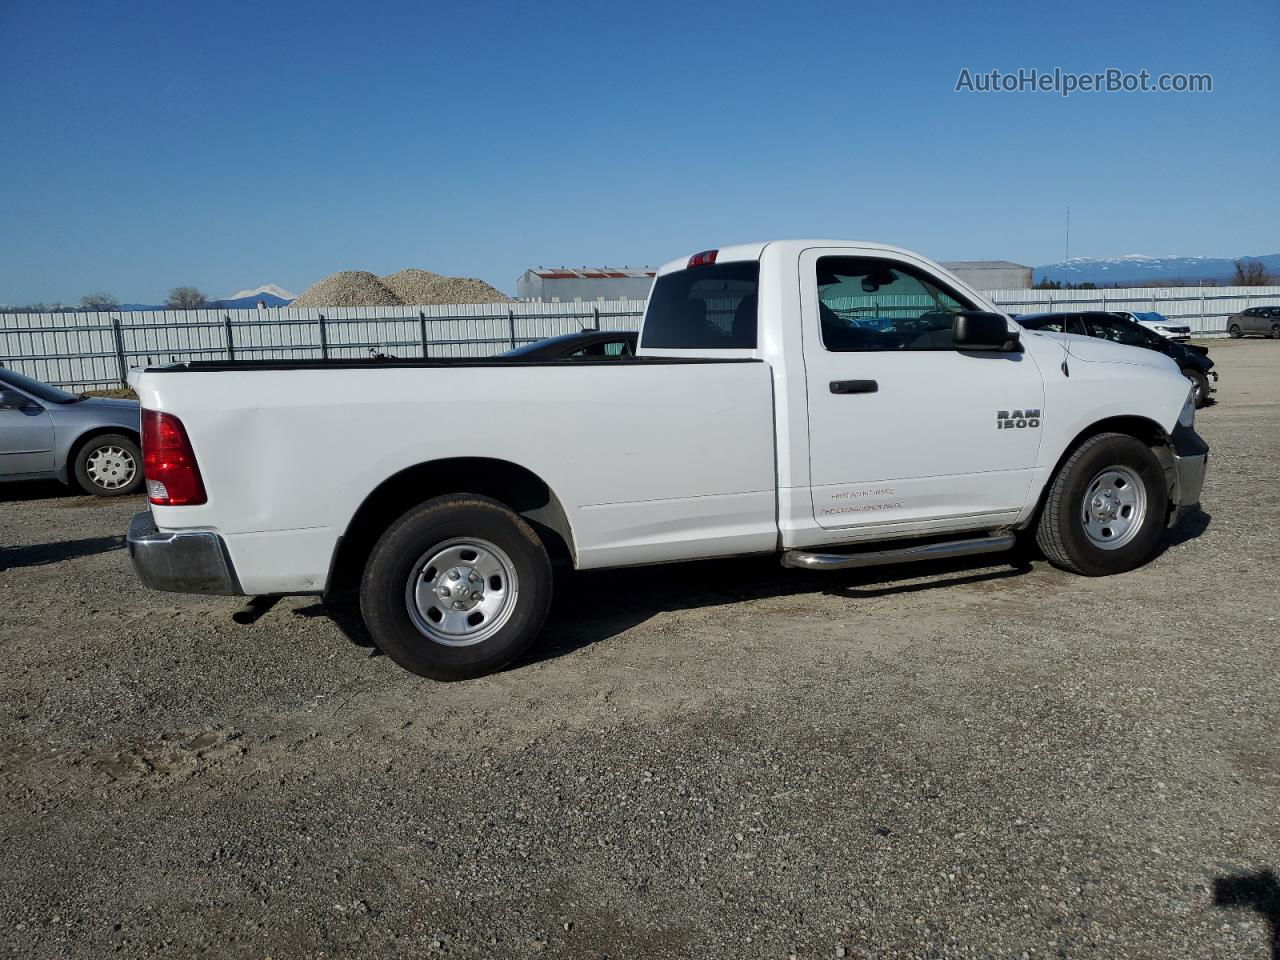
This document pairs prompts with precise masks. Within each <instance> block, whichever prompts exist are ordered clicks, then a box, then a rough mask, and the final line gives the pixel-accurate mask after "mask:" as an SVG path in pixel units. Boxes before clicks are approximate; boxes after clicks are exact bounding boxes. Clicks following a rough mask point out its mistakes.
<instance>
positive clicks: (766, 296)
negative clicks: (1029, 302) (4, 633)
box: [129, 240, 1208, 679]
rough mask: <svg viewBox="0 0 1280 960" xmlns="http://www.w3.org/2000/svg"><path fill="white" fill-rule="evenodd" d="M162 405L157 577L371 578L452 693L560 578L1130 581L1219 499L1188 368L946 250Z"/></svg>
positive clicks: (377, 612)
mask: <svg viewBox="0 0 1280 960" xmlns="http://www.w3.org/2000/svg"><path fill="white" fill-rule="evenodd" d="M135 382H136V387H137V391H138V395H139V397H140V398H141V400H142V405H143V408H144V412H143V453H144V462H145V464H146V481H147V488H148V492H149V496H150V500H151V510H150V513H144V514H140V515H139V516H138V517H136V518H135V520H134V524H133V526H132V528H131V529H130V531H129V549H130V553H131V555H132V557H133V563H134V566H135V568H136V570H137V573H138V576H139V577H140V578H141V579H142V581H143V582H144V583H146V584H148V585H149V586H152V587H155V588H157V589H162V590H179V591H190V592H202V593H223V594H250V595H253V594H288V593H326V592H331V591H336V590H340V589H341V588H343V587H344V586H355V587H357V588H358V590H359V596H360V607H361V610H362V612H363V615H364V619H365V622H366V623H367V625H368V628H369V630H370V632H371V634H372V636H373V638H374V639H375V640H376V642H377V643H378V645H379V646H380V647H381V648H382V649H383V650H384V651H385V652H386V653H387V654H388V655H390V656H391V657H392V658H393V659H395V660H396V661H397V662H398V663H400V664H401V665H403V666H404V667H407V668H408V669H410V670H413V671H415V672H417V673H420V674H423V675H425V676H429V677H435V678H440V679H456V678H460V677H469V676H475V675H477V674H480V673H484V672H486V671H490V670H494V669H496V668H498V667H500V666H502V665H503V664H505V663H507V662H509V661H510V660H512V659H513V658H514V657H516V656H518V655H519V654H520V653H521V652H522V651H523V650H524V649H525V648H526V647H527V646H528V645H529V644H530V643H531V642H532V641H533V639H534V638H535V637H536V635H537V634H538V632H539V630H540V629H541V627H542V623H543V620H544V618H545V617H546V614H547V609H548V606H549V604H550V602H551V591H552V583H553V581H552V575H551V570H552V560H553V559H555V560H561V561H563V562H564V563H566V564H568V565H571V566H573V567H576V568H578V569H591V568H600V567H624V566H632V565H637V564H653V563H668V562H672V561H678V560H696V559H704V558H712V557H729V556H737V555H741V554H776V555H778V556H779V557H780V558H781V560H782V562H783V563H784V564H786V565H788V566H792V567H799V568H805V569H812V570H840V569H845V568H849V567H858V566H864V565H869V564H875V563H896V562H901V561H905V560H916V559H922V558H927V557H944V556H956V555H962V554H978V553H990V552H995V551H1001V550H1007V549H1009V548H1010V547H1012V546H1013V545H1014V542H1015V538H1016V537H1017V536H1018V535H1019V534H1021V533H1025V534H1026V535H1027V536H1034V537H1035V539H1036V541H1037V542H1038V544H1039V546H1040V548H1041V549H1042V550H1043V552H1044V553H1045V554H1046V555H1047V556H1048V558H1049V560H1050V561H1052V562H1053V563H1054V564H1056V565H1058V566H1060V567H1063V568H1064V569H1067V570H1072V571H1075V572H1077V573H1081V574H1084V575H1087V576H1096V575H1102V574H1111V573H1119V572H1121V571H1124V570H1129V569H1131V568H1133V567H1135V566H1138V565H1139V564H1142V563H1144V562H1145V561H1146V560H1147V559H1148V558H1150V557H1151V555H1152V553H1153V552H1154V551H1155V549H1156V545H1157V543H1158V541H1159V539H1160V536H1161V532H1162V531H1163V530H1164V528H1165V526H1166V525H1167V524H1169V523H1171V522H1172V521H1173V520H1174V519H1176V517H1177V516H1178V514H1179V512H1180V511H1181V510H1182V509H1183V508H1186V507H1188V506H1189V505H1191V504H1194V503H1196V502H1197V500H1198V498H1199V495H1200V488H1201V483H1202V480H1203V476H1204V470H1205V464H1206V458H1207V452H1208V448H1207V447H1206V446H1205V444H1204V443H1203V441H1201V439H1200V438H1199V437H1198V436H1197V435H1196V433H1195V431H1194V428H1193V423H1194V418H1195V406H1194V404H1193V402H1192V400H1191V396H1190V391H1189V385H1188V383H1187V381H1186V379H1184V378H1183V376H1182V374H1181V373H1180V372H1179V370H1178V368H1177V365H1176V364H1175V363H1174V362H1173V361H1172V360H1170V359H1169V358H1168V357H1167V356H1164V355H1163V354H1161V353H1157V352H1155V351H1152V350H1143V349H1139V348H1137V347H1131V346H1125V345H1122V344H1118V343H1112V342H1110V341H1106V340H1098V339H1095V338H1092V337H1077V336H1071V335H1066V334H1060V333H1041V332H1033V331H1026V330H1023V329H1022V328H1021V327H1019V326H1018V325H1017V324H1016V323H1014V322H1013V321H1012V320H1010V319H1009V318H1008V317H1006V316H1004V315H1002V314H1000V313H997V312H996V310H995V308H994V307H993V306H992V305H991V303H989V302H988V301H987V300H985V299H984V298H983V296H982V295H981V294H980V293H978V292H977V291H975V290H973V289H972V288H970V287H969V286H967V285H966V284H965V283H963V282H962V281H960V280H959V279H957V278H956V277H954V276H952V275H951V274H949V273H947V272H946V271H945V270H943V269H942V268H941V267H939V266H938V265H937V264H935V263H933V262H931V261H929V260H926V259H925V258H923V257H921V256H918V255H916V254H914V253H911V252H909V251H907V250H901V249H898V248H895V247H888V246H883V245H879V244H872V243H849V242H840V241H827V240H808V241H802V240H789V241H781V242H774V243H754V244H742V245H738V246H731V247H724V248H721V249H719V250H710V251H706V252H703V253H698V254H695V255H694V256H692V257H683V258H681V259H679V260H675V261H672V262H671V263H668V264H666V265H665V266H664V267H662V268H661V269H660V270H659V271H658V274H657V277H656V279H655V282H654V286H653V290H652V294H651V296H650V298H649V303H648V307H647V310H646V313H645V316H644V320H643V325H642V328H641V331H640V341H639V346H638V349H637V356H635V357H633V358H610V359H604V360H600V361H592V360H590V359H576V360H572V361H565V360H552V361H545V360H544V361H533V362H527V363H521V362H516V361H513V360H512V359H510V358H506V359H501V360H496V359H494V360H484V359H480V360H478V359H460V360H454V361H444V360H393V361H379V362H376V363H375V362H371V361H362V360H331V361H321V360H307V361H288V362H286V361H249V362H241V363H221V362H201V363H190V364H186V365H179V366H175V367H168V368H162V369H154V370H147V371H145V372H143V373H142V374H141V375H140V376H139V377H138V378H137V379H136V381H135ZM697 575H698V574H697V570H696V568H686V569H684V570H682V569H680V568H673V571H672V576H676V577H681V576H685V577H687V576H694V577H696V576H697Z"/></svg>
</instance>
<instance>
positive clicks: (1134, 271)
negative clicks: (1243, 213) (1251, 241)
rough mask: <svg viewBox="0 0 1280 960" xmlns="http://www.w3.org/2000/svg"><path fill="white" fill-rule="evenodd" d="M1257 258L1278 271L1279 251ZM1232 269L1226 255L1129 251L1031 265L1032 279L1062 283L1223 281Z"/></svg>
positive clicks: (1251, 258)
mask: <svg viewBox="0 0 1280 960" xmlns="http://www.w3.org/2000/svg"><path fill="white" fill-rule="evenodd" d="M1243 259H1245V260H1260V261H1261V262H1262V263H1263V264H1264V265H1265V266H1266V268H1267V271H1268V272H1269V273H1280V253H1273V254H1270V255H1268V256H1263V257H1244V258H1243ZM1234 272H1235V261H1234V260H1233V259H1231V258H1228V257H1148V256H1144V255H1143V254H1140V253H1129V254H1125V255H1124V256H1121V257H1104V258H1098V257H1072V258H1071V259H1070V260H1064V261H1063V262H1061V263H1050V264H1047V265H1045V266H1043V267H1036V268H1035V279H1036V282H1039V281H1041V280H1061V281H1063V282H1064V283H1096V284H1104V283H1118V284H1121V285H1123V284H1125V283H1131V282H1139V283H1150V282H1152V281H1158V280H1217V281H1219V282H1226V281H1227V280H1230V279H1231V275H1232V274H1233V273H1234Z"/></svg>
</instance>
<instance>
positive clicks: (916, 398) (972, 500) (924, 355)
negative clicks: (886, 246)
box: [800, 248, 1044, 539]
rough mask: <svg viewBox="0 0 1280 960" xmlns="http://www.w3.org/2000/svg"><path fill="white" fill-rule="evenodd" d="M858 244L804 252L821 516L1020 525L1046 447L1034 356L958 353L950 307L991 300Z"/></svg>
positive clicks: (912, 527) (927, 524)
mask: <svg viewBox="0 0 1280 960" xmlns="http://www.w3.org/2000/svg"><path fill="white" fill-rule="evenodd" d="M855 252H856V251H850V250H849V249H848V248H845V249H834V250H829V251H827V250H823V249H812V250H808V251H805V252H804V253H803V254H802V255H801V259H800V278H801V290H800V297H801V301H800V302H801V315H802V323H803V338H804V358H805V368H806V380H807V385H806V391H807V396H808V403H809V467H810V482H811V494H812V501H813V516H814V520H815V522H816V523H817V525H818V526H819V527H822V528H825V529H828V530H843V529H853V528H865V529H866V530H867V531H868V532H869V531H873V530H874V531H876V532H877V533H878V534H879V533H882V532H890V533H891V532H892V531H893V528H894V527H897V528H899V530H903V528H908V531H904V532H911V533H917V532H927V531H928V530H929V529H931V528H934V527H938V528H944V529H959V528H964V527H970V526H971V527H972V528H974V529H977V528H979V527H981V526H983V525H986V524H988V523H989V524H991V525H993V526H994V525H998V524H1000V523H1007V522H1011V521H1012V520H1013V519H1014V518H1016V517H1017V515H1018V513H1019V512H1020V511H1021V510H1022V508H1023V506H1024V504H1025V503H1026V501H1027V497H1028V495H1029V492H1030V488H1031V477H1032V471H1033V469H1034V467H1035V464H1036V457H1037V454H1038V451H1039V447H1040V434H1041V430H1040V424H1041V422H1042V419H1043V417H1044V411H1043V409H1042V408H1043V405H1044V385H1043V382H1042V380H1041V376H1040V370H1039V368H1038V367H1037V366H1036V363H1035V360H1034V359H1032V357H1031V355H1030V354H1028V353H1024V352H1022V350H1021V349H1019V351H1018V352H1010V353H1001V352H978V351H964V352H961V351H959V350H956V349H955V347H954V344H953V342H952V322H953V314H954V313H955V312H956V311H959V310H973V309H982V307H980V306H976V305H975V304H974V303H972V302H971V301H970V300H969V299H968V298H967V296H965V295H964V294H961V293H959V292H957V291H955V290H952V289H950V287H949V285H948V281H946V280H945V279H943V278H941V277H939V276H937V275H936V274H934V273H933V271H932V269H931V268H930V267H929V266H928V265H926V264H925V263H923V262H919V263H915V262H912V261H909V260H906V259H896V258H889V257H886V256H885V255H884V254H883V253H881V252H878V251H877V252H876V253H875V255H868V256H852V255H850V254H851V253H855ZM868 535H870V534H869V533H868ZM855 539H856V537H855Z"/></svg>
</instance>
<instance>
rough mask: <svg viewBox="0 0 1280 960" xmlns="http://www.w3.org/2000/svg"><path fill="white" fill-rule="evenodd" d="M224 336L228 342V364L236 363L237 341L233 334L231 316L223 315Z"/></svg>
mask: <svg viewBox="0 0 1280 960" xmlns="http://www.w3.org/2000/svg"><path fill="white" fill-rule="evenodd" d="M222 335H223V337H224V338H225V339H226V341H227V363H235V362H236V340H235V336H234V335H233V334H232V332H231V314H229V313H224V314H223V315H222Z"/></svg>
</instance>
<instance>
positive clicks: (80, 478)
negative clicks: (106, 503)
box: [75, 433, 142, 497]
mask: <svg viewBox="0 0 1280 960" xmlns="http://www.w3.org/2000/svg"><path fill="white" fill-rule="evenodd" d="M75 476H76V482H77V483H78V484H79V485H80V489H82V490H84V492H85V493H96V494H97V495H98V496H100V497H123V496H125V495H126V494H130V493H137V492H138V491H139V490H140V489H142V451H141V450H139V449H138V445H137V443H135V442H134V441H133V440H131V439H129V438H128V437H126V436H124V435H123V434H119V433H104V434H102V435H101V436H98V437H94V438H93V439H91V440H90V441H89V442H88V443H86V444H85V445H84V446H83V447H81V448H80V452H79V453H77V454H76V462H75Z"/></svg>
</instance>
